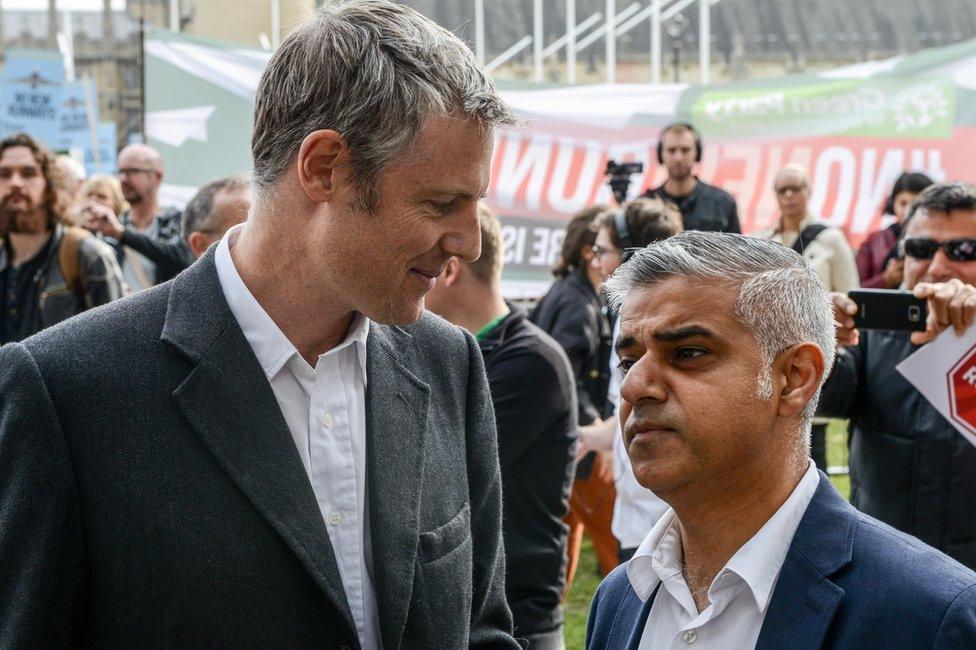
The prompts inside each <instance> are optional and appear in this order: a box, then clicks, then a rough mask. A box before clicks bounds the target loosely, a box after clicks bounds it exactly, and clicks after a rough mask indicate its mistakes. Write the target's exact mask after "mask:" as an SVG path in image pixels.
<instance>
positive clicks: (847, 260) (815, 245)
mask: <svg viewBox="0 0 976 650" xmlns="http://www.w3.org/2000/svg"><path fill="white" fill-rule="evenodd" d="M815 223H823V221H822V220H821V219H818V218H816V217H814V216H813V215H807V217H806V218H805V219H804V220H803V221H801V222H800V230H803V229H804V228H806V227H807V226H809V225H811V224H815ZM753 236H754V237H759V238H760V239H768V240H771V241H776V242H779V243H780V244H783V245H784V246H789V247H792V246H793V244H794V243H796V240H797V238H798V237H799V236H800V233H798V232H788V233H784V232H783V231H782V230H780V225H779V224H777V225H776V226H775V227H773V228H767V229H766V230H760V231H758V232H755V233H753ZM803 258H804V259H805V260H806V261H807V262H808V263H809V264H810V266H812V267H813V268H814V269H815V270H816V271H817V273H818V274H820V279H821V280H823V283H824V286H825V287H827V291H837V292H840V293H847V292H848V291H850V290H851V289H857V288H858V287H859V286H860V282H859V281H858V275H857V265H856V264H855V263H854V251H853V250H851V246H850V244H848V243H847V237H845V236H844V231H842V230H841V229H840V228H834V227H828V228H827V229H826V230H824V231H823V232H821V233H820V234H819V235H817V237H816V239H814V240H813V241H812V242H810V245H809V246H807V247H806V249H804V251H803Z"/></svg>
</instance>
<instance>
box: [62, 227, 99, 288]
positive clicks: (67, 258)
mask: <svg viewBox="0 0 976 650" xmlns="http://www.w3.org/2000/svg"><path fill="white" fill-rule="evenodd" d="M91 236H92V234H91V233H90V232H88V231H87V230H85V229H84V228H79V227H77V226H67V227H65V229H64V237H63V238H62V239H61V248H60V250H59V251H58V262H59V263H60V264H61V275H63V276H64V281H65V283H66V284H67V285H68V288H69V289H71V290H72V291H73V292H74V293H76V294H79V295H81V294H83V293H84V291H85V284H84V282H82V279H81V259H80V255H79V249H80V248H81V242H82V241H84V240H85V239H88V238H89V237H91Z"/></svg>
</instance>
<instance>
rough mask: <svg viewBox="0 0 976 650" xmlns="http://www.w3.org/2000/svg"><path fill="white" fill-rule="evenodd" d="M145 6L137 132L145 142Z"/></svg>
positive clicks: (141, 43)
mask: <svg viewBox="0 0 976 650" xmlns="http://www.w3.org/2000/svg"><path fill="white" fill-rule="evenodd" d="M145 11H146V7H145V5H144V4H143V5H142V13H141V14H140V16H139V130H140V131H141V133H140V134H139V135H140V136H141V137H142V141H143V143H145V142H146V18H145Z"/></svg>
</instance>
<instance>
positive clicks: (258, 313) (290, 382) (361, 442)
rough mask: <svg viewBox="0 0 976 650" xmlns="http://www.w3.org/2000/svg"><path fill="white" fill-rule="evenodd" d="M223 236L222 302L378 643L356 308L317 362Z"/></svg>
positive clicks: (366, 639)
mask: <svg viewBox="0 0 976 650" xmlns="http://www.w3.org/2000/svg"><path fill="white" fill-rule="evenodd" d="M240 227H241V226H237V227H235V228H233V229H231V230H230V231H228V232H227V234H226V235H225V236H224V238H223V239H221V241H220V243H219V244H218V246H217V251H216V259H215V262H216V265H217V276H218V277H219V279H220V286H221V289H223V292H224V296H225V297H226V298H227V304H228V305H230V310H231V312H233V314H234V318H235V319H237V323H238V324H239V325H240V326H241V330H243V332H244V336H245V337H246V338H247V342H248V343H249V344H250V345H251V349H253V350H254V355H255V356H256V357H257V360H258V363H260V364H261V368H262V369H263V370H264V374H265V377H266V378H267V380H268V382H269V383H270V384H271V389H272V390H273V391H274V395H275V398H276V399H277V400H278V406H279V407H280V408H281V413H282V415H283V416H284V419H285V423H286V424H287V425H288V430H289V431H290V432H291V435H292V438H293V439H294V441H295V447H296V448H297V449H298V454H299V456H301V459H302V464H303V465H304V466H305V471H306V472H307V473H308V478H309V481H310V482H311V485H312V490H313V491H314V493H315V498H316V500H317V501H318V506H319V509H320V510H321V512H322V518H323V520H324V521H325V524H326V526H325V528H326V530H327V531H328V534H329V541H330V542H331V543H332V548H333V550H334V551H335V556H336V561H337V562H338V564H339V574H340V576H341V577H342V585H343V588H344V589H345V592H346V599H347V600H348V602H349V608H350V609H351V610H352V616H353V620H354V621H355V623H356V631H357V632H358V634H359V640H360V643H361V644H362V646H363V648H379V647H380V630H379V616H378V613H377V611H376V594H375V592H374V589H373V583H372V580H371V577H370V571H371V569H372V557H371V555H372V554H371V550H370V546H369V539H370V538H369V521H368V520H367V513H366V337H367V335H368V334H369V319H367V318H366V317H364V316H361V315H360V316H358V317H357V318H356V320H355V321H354V322H353V324H352V325H351V327H350V330H349V333H348V335H347V336H346V338H345V340H344V341H343V342H342V343H341V344H339V345H338V346H336V347H335V348H333V349H331V350H329V351H328V352H326V353H325V354H323V355H320V356H319V358H318V359H317V361H316V363H315V367H314V368H313V367H312V366H310V365H308V362H306V361H305V359H304V358H302V356H301V355H300V354H299V353H298V351H297V350H296V349H295V346H294V345H292V343H291V341H289V340H288V339H287V338H286V337H285V335H284V334H282V332H281V330H280V329H279V328H278V326H277V325H276V324H275V322H274V321H273V320H272V319H271V317H270V316H268V314H267V312H265V311H264V309H263V308H262V307H261V305H260V304H259V303H258V301H257V300H255V298H254V296H253V295H252V294H251V292H250V291H249V290H248V288H247V286H245V284H244V282H243V280H241V276H240V274H238V272H237V268H236V267H235V266H234V260H233V259H232V258H231V254H230V247H231V246H232V245H233V244H234V240H236V238H237V234H238V232H239V230H240Z"/></svg>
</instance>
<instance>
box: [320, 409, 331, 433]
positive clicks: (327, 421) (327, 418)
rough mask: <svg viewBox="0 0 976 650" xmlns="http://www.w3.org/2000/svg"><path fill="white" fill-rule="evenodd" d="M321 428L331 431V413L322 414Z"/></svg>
mask: <svg viewBox="0 0 976 650" xmlns="http://www.w3.org/2000/svg"><path fill="white" fill-rule="evenodd" d="M322 426H323V427H325V428H326V429H331V428H332V414H331V413H328V412H326V413H323V414H322Z"/></svg>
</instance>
